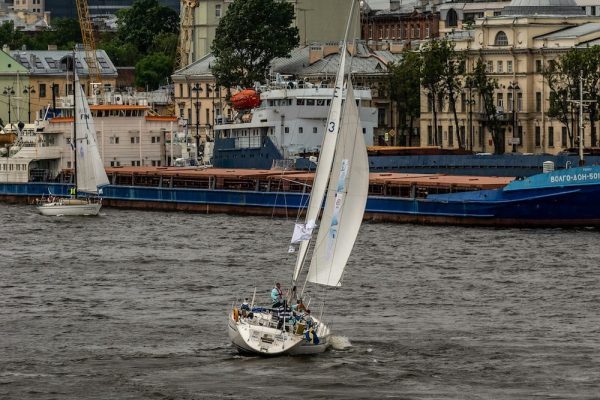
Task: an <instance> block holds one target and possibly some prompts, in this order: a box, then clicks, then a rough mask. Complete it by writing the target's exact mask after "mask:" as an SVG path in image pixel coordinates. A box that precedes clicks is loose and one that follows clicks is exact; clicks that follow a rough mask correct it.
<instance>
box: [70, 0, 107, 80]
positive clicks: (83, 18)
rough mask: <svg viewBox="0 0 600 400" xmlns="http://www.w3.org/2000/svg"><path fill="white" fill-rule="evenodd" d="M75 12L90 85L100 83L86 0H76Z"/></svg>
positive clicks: (92, 29) (92, 30) (92, 27)
mask: <svg viewBox="0 0 600 400" xmlns="http://www.w3.org/2000/svg"><path fill="white" fill-rule="evenodd" d="M76 2H77V14H78V15H79V26H80V28H81V37H82V38H83V49H84V51H85V62H86V63H87V65H88V73H89V77H90V85H92V86H93V85H94V84H98V85H99V84H101V83H102V81H101V78H100V68H98V59H97V58H96V42H95V40H94V26H93V25H92V19H91V18H90V11H89V8H88V2H87V0H76Z"/></svg>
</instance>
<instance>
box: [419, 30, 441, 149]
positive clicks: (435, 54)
mask: <svg viewBox="0 0 600 400" xmlns="http://www.w3.org/2000/svg"><path fill="white" fill-rule="evenodd" d="M440 43H441V42H440V41H439V40H432V41H430V42H429V43H428V44H427V45H426V47H425V48H424V49H423V50H422V51H421V84H422V85H423V87H424V88H425V90H427V92H428V98H429V102H430V104H431V112H432V115H433V144H436V145H441V144H442V143H441V141H442V138H441V132H438V131H437V130H438V129H437V126H438V124H437V114H438V112H439V111H441V110H438V108H441V107H440V106H442V103H443V100H444V82H443V81H442V80H441V77H442V76H443V74H444V68H445V60H444V59H442V58H441V53H442V52H443V50H442V45H441V44H440Z"/></svg>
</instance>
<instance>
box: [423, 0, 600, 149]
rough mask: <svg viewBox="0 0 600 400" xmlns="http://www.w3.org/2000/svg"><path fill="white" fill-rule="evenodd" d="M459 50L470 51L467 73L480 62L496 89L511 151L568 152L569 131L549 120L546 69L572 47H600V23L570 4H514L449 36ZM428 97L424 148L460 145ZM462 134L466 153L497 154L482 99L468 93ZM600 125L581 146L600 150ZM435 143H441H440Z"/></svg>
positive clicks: (546, 0) (447, 116)
mask: <svg viewBox="0 0 600 400" xmlns="http://www.w3.org/2000/svg"><path fill="white" fill-rule="evenodd" d="M449 38H451V39H452V40H453V41H454V42H455V44H456V50H459V51H466V52H467V70H468V71H472V69H473V67H474V65H475V63H476V62H477V60H478V59H479V58H481V59H482V60H483V61H484V62H485V63H486V67H487V71H488V73H489V75H490V76H491V77H492V78H495V79H497V81H498V85H499V88H498V90H497V92H496V93H495V96H494V103H495V105H496V107H497V110H498V112H499V113H500V114H501V118H502V119H503V120H504V121H505V126H504V135H503V136H504V143H505V148H506V150H507V151H508V152H511V151H515V152H523V153H552V154H555V153H558V152H560V151H562V150H564V149H565V148H567V147H569V145H570V143H568V140H567V138H566V129H565V127H564V126H563V125H562V124H561V123H560V122H559V121H557V120H555V119H552V118H549V117H548V109H549V100H548V99H549V87H548V84H547V82H546V80H545V78H544V76H543V75H542V71H543V69H544V66H545V65H548V63H550V62H551V61H552V60H555V59H557V58H558V57H559V56H561V55H562V54H565V53H566V52H567V51H568V50H569V49H571V48H574V47H585V46H588V45H590V46H591V45H594V44H598V43H600V18H599V17H596V16H590V15H585V10H583V9H582V8H581V7H580V6H579V5H577V4H576V3H575V1H573V0H538V1H536V0H513V1H512V2H511V3H510V4H508V5H506V6H505V7H504V8H503V11H502V14H501V15H497V16H489V17H484V18H476V19H475V23H474V26H473V29H472V30H469V31H458V30H457V31H456V32H455V33H453V34H451V35H450V36H449ZM431 110H432V108H431V104H430V103H429V101H428V94H427V93H426V92H425V91H423V93H422V95H421V132H423V135H421V144H422V145H430V144H434V143H436V142H437V143H438V144H441V145H442V146H443V147H446V148H452V147H457V146H458V144H457V141H456V132H455V130H456V129H455V128H454V122H453V121H454V118H453V115H452V113H451V112H450V109H449V107H448V104H447V101H446V104H443V107H442V110H441V112H440V113H439V114H438V123H437V126H434V123H433V113H432V112H431ZM457 110H458V118H459V126H460V127H459V131H460V134H461V136H462V137H463V138H464V141H465V142H466V144H467V148H469V149H473V150H475V151H481V152H494V151H495V149H494V146H493V142H492V137H491V134H490V132H489V131H488V130H487V128H486V121H485V118H486V117H485V115H484V114H483V113H482V111H483V110H482V107H481V99H480V98H479V95H478V93H477V91H476V90H475V89H473V88H471V89H469V88H468V87H464V88H463V91H462V93H461V95H460V100H459V101H458V104H457ZM597 128H598V127H597V126H596V127H592V129H590V127H589V126H588V127H586V128H585V132H584V143H585V144H586V145H587V146H589V145H590V144H591V145H594V146H597V145H598V139H597V135H596V134H595V132H596V131H597ZM436 138H437V140H435V139H436Z"/></svg>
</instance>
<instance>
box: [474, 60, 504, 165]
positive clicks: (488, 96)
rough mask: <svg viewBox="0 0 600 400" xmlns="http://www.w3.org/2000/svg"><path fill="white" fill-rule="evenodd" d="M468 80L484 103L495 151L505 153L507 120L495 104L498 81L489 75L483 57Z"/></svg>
mask: <svg viewBox="0 0 600 400" xmlns="http://www.w3.org/2000/svg"><path fill="white" fill-rule="evenodd" d="M467 80H469V81H470V82H471V83H472V85H473V87H474V88H476V89H477V91H478V92H479V99H480V101H481V103H482V105H483V112H484V114H485V118H484V121H483V123H484V125H485V126H486V127H487V128H488V130H489V131H490V133H491V134H492V141H493V142H494V153H496V154H504V152H505V151H506V149H505V142H504V129H505V123H506V122H505V121H504V119H503V114H500V113H498V110H497V109H496V105H495V104H494V93H495V91H496V90H497V89H498V81H497V80H496V79H492V78H490V77H489V75H488V74H487V71H486V64H485V63H484V62H483V60H481V59H479V60H478V61H477V64H476V65H475V68H474V70H473V72H472V73H471V74H470V75H469V76H468V77H467Z"/></svg>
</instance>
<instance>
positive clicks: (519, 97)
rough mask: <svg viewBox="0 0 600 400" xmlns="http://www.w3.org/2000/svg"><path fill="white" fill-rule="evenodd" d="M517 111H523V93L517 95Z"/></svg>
mask: <svg viewBox="0 0 600 400" xmlns="http://www.w3.org/2000/svg"><path fill="white" fill-rule="evenodd" d="M517 111H519V112H521V111H523V93H517Z"/></svg>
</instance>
